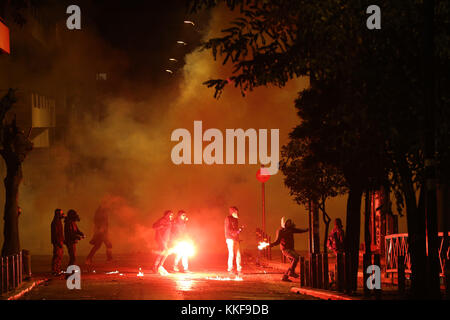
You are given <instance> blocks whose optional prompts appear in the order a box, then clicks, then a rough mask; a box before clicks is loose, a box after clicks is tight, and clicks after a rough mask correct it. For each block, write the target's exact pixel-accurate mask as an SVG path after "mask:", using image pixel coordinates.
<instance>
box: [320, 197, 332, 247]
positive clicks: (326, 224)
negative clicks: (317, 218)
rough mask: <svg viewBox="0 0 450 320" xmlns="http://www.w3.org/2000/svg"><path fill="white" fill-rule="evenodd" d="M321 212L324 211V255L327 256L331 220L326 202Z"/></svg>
mask: <svg viewBox="0 0 450 320" xmlns="http://www.w3.org/2000/svg"><path fill="white" fill-rule="evenodd" d="M320 210H322V219H323V223H324V224H325V232H324V238H323V253H325V254H326V253H328V247H327V242H328V231H329V228H330V221H331V218H330V216H329V215H328V214H327V211H326V209H325V200H322V204H321V206H320Z"/></svg>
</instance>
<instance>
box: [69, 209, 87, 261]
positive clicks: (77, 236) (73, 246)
mask: <svg viewBox="0 0 450 320" xmlns="http://www.w3.org/2000/svg"><path fill="white" fill-rule="evenodd" d="M77 221H80V216H79V215H78V213H77V212H76V211H75V210H73V209H70V210H69V212H67V217H66V219H64V243H65V244H66V246H67V251H68V252H69V266H71V265H74V264H75V263H76V254H77V243H78V240H81V239H83V238H84V233H83V232H81V231H80V230H79V229H78V226H77Z"/></svg>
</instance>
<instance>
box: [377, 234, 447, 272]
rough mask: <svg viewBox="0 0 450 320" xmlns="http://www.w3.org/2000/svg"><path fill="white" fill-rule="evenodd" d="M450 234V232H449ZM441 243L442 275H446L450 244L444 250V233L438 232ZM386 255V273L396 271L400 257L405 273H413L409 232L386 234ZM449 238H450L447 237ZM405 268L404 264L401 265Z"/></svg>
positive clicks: (440, 260)
mask: <svg viewBox="0 0 450 320" xmlns="http://www.w3.org/2000/svg"><path fill="white" fill-rule="evenodd" d="M448 234H449V236H450V232H449V233H448ZM438 237H439V241H440V245H439V262H440V267H441V272H440V276H441V277H444V273H445V264H446V261H448V260H449V253H450V246H449V245H448V244H447V252H446V253H444V252H443V248H445V246H444V234H443V233H442V232H439V233H438ZM384 239H385V248H386V250H385V255H386V273H396V272H397V270H398V267H399V261H398V259H399V257H401V258H402V259H403V261H402V262H403V263H402V264H404V270H405V273H411V257H410V253H409V245H408V234H407V233H398V234H390V235H387V236H385V238H384ZM447 239H448V238H447ZM400 267H401V268H403V265H400Z"/></svg>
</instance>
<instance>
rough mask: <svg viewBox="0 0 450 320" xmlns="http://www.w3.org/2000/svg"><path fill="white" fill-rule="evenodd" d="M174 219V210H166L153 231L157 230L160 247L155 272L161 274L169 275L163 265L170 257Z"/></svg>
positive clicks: (156, 238)
mask: <svg viewBox="0 0 450 320" xmlns="http://www.w3.org/2000/svg"><path fill="white" fill-rule="evenodd" d="M173 218H174V215H173V212H172V210H166V211H165V212H164V215H163V216H162V217H161V218H160V219H159V220H158V221H156V222H155V223H154V224H153V229H155V240H156V245H157V247H158V248H157V250H158V256H157V257H156V260H155V265H154V267H153V271H155V272H156V271H158V272H159V273H161V274H166V273H167V271H166V270H165V269H164V266H163V265H164V262H165V261H166V258H167V256H168V255H169V242H170V233H171V230H172V223H173Z"/></svg>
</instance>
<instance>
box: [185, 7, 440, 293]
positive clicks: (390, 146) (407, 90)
mask: <svg viewBox="0 0 450 320" xmlns="http://www.w3.org/2000/svg"><path fill="white" fill-rule="evenodd" d="M217 3H218V2H217V1H213V0H203V1H202V0H196V1H191V4H192V9H193V10H198V9H199V8H201V7H205V6H206V7H210V6H214V5H216V4H217ZM226 5H227V6H228V7H229V8H230V9H231V10H235V9H237V8H239V12H240V15H241V16H240V17H239V18H237V19H235V20H234V21H232V22H231V26H230V27H229V28H227V29H224V30H223V33H224V36H223V37H218V38H214V39H209V40H208V41H207V42H206V43H205V44H204V46H203V47H204V48H205V49H208V50H211V51H212V54H213V57H214V58H215V59H216V58H217V57H218V56H220V57H221V58H222V62H223V63H224V64H225V63H231V64H232V65H233V66H234V69H233V74H232V75H231V76H229V77H227V79H210V80H208V81H206V82H205V84H206V85H207V86H208V87H213V88H214V89H215V96H217V97H219V96H220V94H221V92H222V91H223V90H224V88H225V86H227V85H228V84H234V86H235V87H239V88H240V90H241V92H242V93H243V94H245V93H246V92H248V91H251V90H252V89H253V88H254V87H257V86H265V85H269V84H272V85H276V86H279V87H283V86H284V85H285V83H286V82H287V81H288V80H289V79H292V78H295V77H299V76H307V77H309V79H310V83H311V85H310V87H311V88H310V90H307V91H305V92H303V93H302V96H301V101H298V102H297V109H298V110H299V116H300V117H301V119H302V121H304V123H305V126H303V129H302V132H301V133H302V135H301V136H302V137H303V139H306V138H308V139H310V140H309V142H308V143H309V149H310V150H311V153H312V154H314V155H315V158H316V159H318V160H320V162H321V163H324V164H326V165H327V166H331V167H334V168H337V169H338V170H339V171H340V173H341V174H342V176H343V177H344V178H345V182H346V185H347V187H348V192H349V197H348V201H347V230H346V231H347V249H348V250H349V253H350V255H351V256H352V269H353V270H352V279H351V282H352V284H351V286H352V288H350V289H353V290H354V289H355V288H356V273H357V267H358V250H359V236H360V235H359V233H360V230H359V228H360V227H359V226H360V216H361V197H362V194H363V192H364V191H365V190H371V189H373V188H377V186H379V185H381V184H384V183H385V181H386V180H387V179H388V178H389V181H390V183H391V184H392V186H391V187H392V188H393V189H394V190H395V191H396V192H395V194H396V196H397V200H398V201H397V202H398V207H402V201H403V199H404V200H405V205H406V211H407V219H408V230H409V233H410V236H411V237H410V249H411V261H412V265H413V267H412V268H413V286H412V287H413V288H414V291H415V293H416V294H418V295H426V294H427V293H426V292H427V290H426V283H425V282H426V281H425V274H427V272H426V271H425V269H424V267H423V266H424V264H425V263H426V260H427V257H426V253H425V251H424V248H425V237H426V234H425V213H424V210H422V207H421V206H420V205H419V206H418V205H417V204H416V203H417V202H416V191H417V190H421V188H422V187H423V185H424V180H423V175H422V173H423V169H424V159H423V152H424V144H423V137H424V128H426V127H427V123H426V121H425V120H424V119H426V118H425V115H426V106H425V105H424V103H423V101H424V100H425V99H424V95H425V93H424V91H425V89H424V86H423V81H422V78H423V77H422V75H423V69H426V67H425V65H424V64H423V56H424V55H423V51H424V50H423V48H425V47H426V41H425V39H426V37H425V36H424V33H423V32H422V29H423V20H424V19H423V15H422V1H410V2H408V3H398V2H394V3H393V2H392V1H384V0H380V2H379V3H378V5H379V6H380V7H381V8H382V14H383V21H386V23H383V26H382V29H381V30H377V31H372V30H368V29H367V28H366V27H365V18H366V16H365V15H364V14H365V9H366V8H367V6H368V5H369V3H367V5H364V4H363V3H362V2H361V1H356V0H354V1H339V0H327V1H320V2H311V1H303V0H299V1H289V0H278V1H271V0H266V1H262V0H261V1H257V0H254V1H250V0H248V1H244V0H229V1H226ZM235 11H236V10H235ZM448 13H449V6H448V4H445V3H444V2H443V1H441V2H440V3H439V5H438V6H437V8H436V19H435V24H436V26H437V28H436V35H435V36H436V45H437V48H436V53H437V56H436V57H435V58H436V63H435V64H434V66H435V67H436V72H435V74H436V75H437V76H436V79H437V82H438V83H439V84H441V85H442V84H448V74H449V72H448V71H449V69H448V66H449V64H448V61H449V59H448V58H449V50H448V43H449V36H448V23H446V22H445V21H447V20H446V17H448ZM446 27H447V28H446ZM445 48H447V49H445ZM431 67H433V65H432V66H431ZM440 68H441V69H440ZM441 88H445V85H442V86H441ZM444 91H445V90H441V91H440V92H439V94H440V96H439V97H438V99H439V101H440V102H441V105H440V106H439V107H438V108H437V109H438V111H439V112H441V113H445V112H446V111H445V109H446V108H445V107H446V106H447V107H448V101H449V99H448V95H447V94H446V93H444ZM447 91H448V90H447ZM447 109H448V108H447ZM305 117H309V121H305ZM448 121H449V120H448V118H445V117H444V118H440V119H438V123H437V124H436V127H437V128H438V130H437V131H438V132H440V137H437V141H438V143H439V142H440V143H439V145H440V146H441V148H440V153H439V155H445V154H448V144H447V145H445V141H448V134H447V132H448V130H447V131H446V128H448ZM306 123H308V124H309V126H306ZM302 125H303V123H302ZM443 132H446V133H443ZM446 139H447V140H446ZM442 146H446V147H442ZM442 159H445V157H444V156H443V158H442ZM438 160H439V159H438ZM438 162H439V163H440V161H438ZM442 168H443V167H442ZM443 170H444V171H445V169H443ZM430 227H431V226H430ZM435 249H436V250H437V248H430V250H435ZM434 271H435V270H432V271H431V272H433V273H434Z"/></svg>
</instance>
